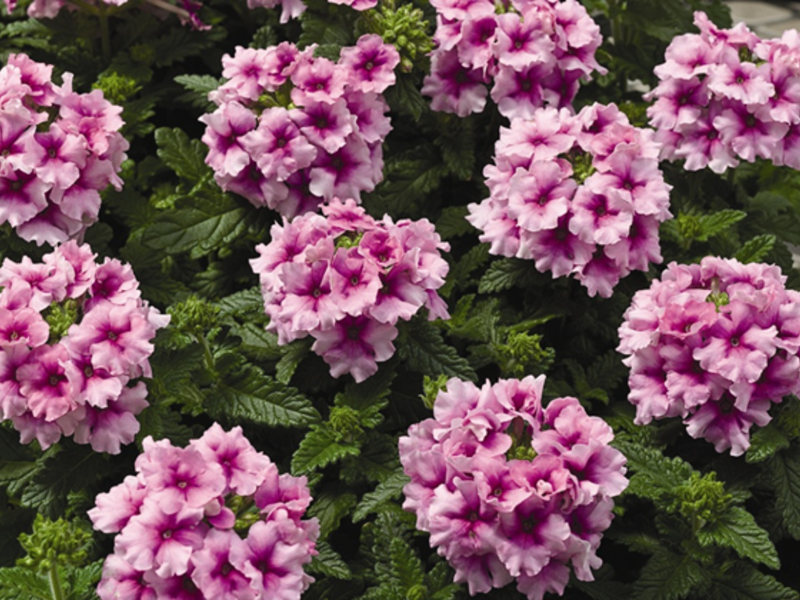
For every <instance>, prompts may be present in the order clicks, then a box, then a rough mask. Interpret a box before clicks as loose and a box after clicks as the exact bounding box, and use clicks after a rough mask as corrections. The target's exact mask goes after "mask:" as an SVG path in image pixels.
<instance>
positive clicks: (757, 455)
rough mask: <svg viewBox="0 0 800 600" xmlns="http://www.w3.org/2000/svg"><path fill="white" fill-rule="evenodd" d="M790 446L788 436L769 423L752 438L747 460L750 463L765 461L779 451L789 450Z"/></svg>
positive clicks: (746, 456)
mask: <svg viewBox="0 0 800 600" xmlns="http://www.w3.org/2000/svg"><path fill="white" fill-rule="evenodd" d="M789 444H790V442H789V438H788V437H786V434H785V433H783V432H782V431H781V430H780V429H778V427H776V426H775V424H774V423H769V424H768V425H766V426H765V427H760V428H759V429H758V430H756V432H755V433H754V434H753V435H752V436H750V447H749V448H748V449H747V454H746V455H745V460H747V462H749V463H758V462H762V461H765V460H767V459H768V458H769V457H770V456H772V455H774V454H775V453H776V452H778V451H779V450H783V449H785V448H788V447H789Z"/></svg>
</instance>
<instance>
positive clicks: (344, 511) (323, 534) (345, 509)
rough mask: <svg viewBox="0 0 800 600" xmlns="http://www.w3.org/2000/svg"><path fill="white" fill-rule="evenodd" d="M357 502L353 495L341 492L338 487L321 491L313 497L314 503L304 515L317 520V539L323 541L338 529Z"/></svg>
mask: <svg viewBox="0 0 800 600" xmlns="http://www.w3.org/2000/svg"><path fill="white" fill-rule="evenodd" d="M356 502H358V498H357V497H356V495H355V494H353V493H351V492H347V491H342V490H341V489H340V488H338V487H330V488H326V489H323V490H322V492H319V493H317V494H315V495H314V502H312V503H311V506H309V507H308V511H307V512H306V515H307V516H308V517H317V518H318V519H319V539H320V540H323V541H324V540H325V539H327V537H328V536H329V535H330V534H331V533H332V532H334V531H336V530H337V529H338V528H339V524H340V523H341V522H342V519H344V518H345V517H346V516H347V515H348V514H350V511H351V510H352V509H353V507H354V506H355V505H356Z"/></svg>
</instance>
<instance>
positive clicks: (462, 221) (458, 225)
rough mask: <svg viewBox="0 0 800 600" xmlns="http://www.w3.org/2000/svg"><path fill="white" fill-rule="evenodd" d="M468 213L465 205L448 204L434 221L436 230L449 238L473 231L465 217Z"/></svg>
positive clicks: (446, 238) (443, 236) (445, 237)
mask: <svg viewBox="0 0 800 600" xmlns="http://www.w3.org/2000/svg"><path fill="white" fill-rule="evenodd" d="M468 214H469V210H467V207H466V206H448V207H447V208H445V209H444V210H442V214H441V215H440V216H439V218H438V219H437V221H436V232H437V233H438V234H439V235H441V236H442V238H444V239H445V240H449V239H452V238H454V237H459V236H462V235H466V234H468V233H470V232H473V231H475V228H474V227H473V226H472V223H470V222H469V221H467V219H466V216H467V215H468Z"/></svg>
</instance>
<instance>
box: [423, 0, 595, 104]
mask: <svg viewBox="0 0 800 600" xmlns="http://www.w3.org/2000/svg"><path fill="white" fill-rule="evenodd" d="M431 4H433V6H434V7H435V8H436V11H437V28H436V33H435V34H434V38H433V39H434V42H435V43H436V44H437V48H436V50H434V51H433V53H432V54H431V74H430V75H429V76H428V77H426V78H425V81H424V85H423V88H422V93H423V94H426V95H428V96H430V97H431V98H432V102H431V107H432V108H433V109H434V110H440V111H445V112H453V113H456V114H457V115H458V116H460V117H465V116H467V115H468V114H470V113H473V112H481V111H482V110H483V108H484V106H485V104H486V92H487V89H486V84H489V83H490V82H492V80H494V84H493V86H492V90H491V96H492V100H494V101H495V103H497V106H498V109H499V110H500V113H501V114H503V115H505V116H506V117H508V118H514V117H530V116H532V113H533V111H534V110H536V109H537V108H540V107H542V106H544V105H549V106H554V107H558V108H560V107H565V106H569V105H570V104H571V102H572V100H573V98H574V97H575V94H576V93H577V92H578V86H579V82H580V80H581V79H585V80H588V79H590V76H591V73H592V71H598V72H599V73H605V72H606V71H605V69H603V67H601V66H600V65H599V64H598V63H597V61H596V60H595V57H594V55H595V50H597V48H598V47H599V46H600V44H601V43H602V41H603V40H602V36H601V35H600V28H599V27H598V25H597V24H596V23H595V22H594V21H593V20H592V18H591V17H590V16H589V15H588V13H587V12H586V9H585V8H584V7H583V6H582V5H581V4H580V3H579V2H578V1H577V0H512V1H511V2H508V1H504V2H501V3H495V2H493V1H492V0H476V1H474V2H461V1H457V0H432V2H431ZM498 6H499V7H500V8H499V11H500V13H501V14H498Z"/></svg>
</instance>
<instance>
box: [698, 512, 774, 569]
mask: <svg viewBox="0 0 800 600" xmlns="http://www.w3.org/2000/svg"><path fill="white" fill-rule="evenodd" d="M697 539H698V541H699V542H700V544H702V545H703V546H710V545H711V544H716V545H718V546H724V547H728V548H732V549H733V550H735V551H736V553H737V554H738V555H739V556H741V557H742V558H749V559H750V560H752V561H755V562H760V563H763V564H765V565H767V566H768V567H769V568H770V569H779V568H780V566H781V564H780V560H779V559H778V552H777V550H775V546H774V545H773V543H772V542H771V541H770V539H769V533H767V531H766V530H764V529H762V528H761V527H759V526H758V525H757V524H756V521H755V519H754V518H753V515H751V514H750V513H749V512H747V510H745V509H744V508H742V507H740V506H732V507H730V508H729V509H728V510H727V511H726V512H724V513H723V514H721V515H718V516H717V518H716V519H714V520H713V521H712V522H710V523H706V525H705V526H704V527H703V528H702V529H701V530H700V531H699V532H698V534H697Z"/></svg>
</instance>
